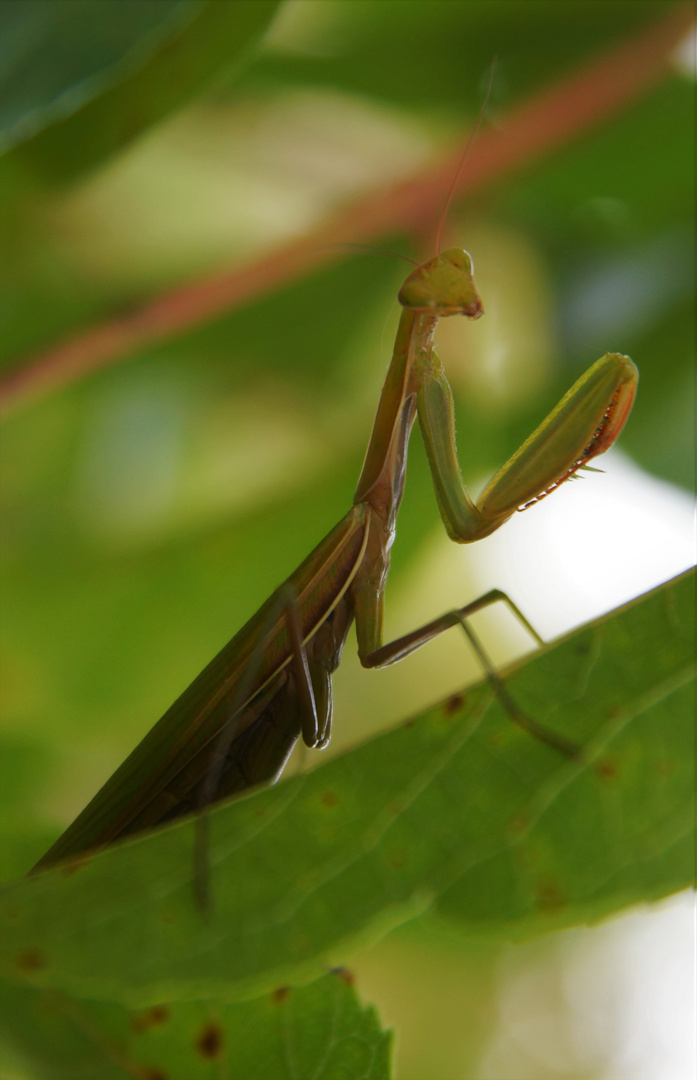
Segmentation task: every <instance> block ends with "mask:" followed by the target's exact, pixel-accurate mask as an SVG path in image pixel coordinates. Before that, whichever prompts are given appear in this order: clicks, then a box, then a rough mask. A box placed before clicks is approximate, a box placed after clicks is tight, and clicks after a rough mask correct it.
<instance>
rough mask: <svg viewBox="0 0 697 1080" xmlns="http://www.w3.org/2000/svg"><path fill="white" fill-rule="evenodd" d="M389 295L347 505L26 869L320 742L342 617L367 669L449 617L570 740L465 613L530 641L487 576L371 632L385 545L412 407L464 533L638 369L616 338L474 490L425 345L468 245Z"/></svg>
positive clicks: (595, 432) (527, 481) (475, 314)
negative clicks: (481, 589)
mask: <svg viewBox="0 0 697 1080" xmlns="http://www.w3.org/2000/svg"><path fill="white" fill-rule="evenodd" d="M399 302H400V304H401V306H402V314H401V317H400V321H399V326H398V330H397V336H396V341H395V346H394V352H393V356H392V360H391V363H390V365H389V368H388V371H387V376H386V379H385V383H384V386H383V389H382V393H381V396H380V400H379V404H378V409H377V413H376V416H375V421H374V426H373V431H372V435H371V437H370V441H369V444H368V449H367V452H366V456H365V461H364V464H363V469H362V471H361V474H360V478H359V480H358V485H357V488H356V492H355V495H354V499H353V504H352V506H351V508H350V510H349V511H348V513H347V514H346V515H345V517H343V518H342V519H341V521H339V523H338V524H337V525H336V526H335V527H334V528H333V529H332V530H331V532H329V534H328V535H327V536H326V537H325V538H324V539H323V540H322V541H321V542H320V543H319V544H318V546H317V547H316V548H315V549H314V551H312V552H311V554H310V555H309V556H308V557H307V558H306V559H305V561H304V562H303V563H301V565H300V566H299V567H298V568H297V570H295V571H294V573H292V574H291V575H290V577H289V578H288V579H287V580H286V581H285V582H284V583H283V584H282V585H281V586H280V587H279V589H277V590H276V592H275V593H274V594H273V595H272V596H271V597H270V598H269V599H268V600H267V601H266V603H265V604H264V605H263V606H262V607H261V608H260V610H259V611H258V612H257V613H256V615H254V616H253V617H252V618H251V619H250V620H249V622H248V623H247V624H246V625H245V626H243V627H242V629H241V630H240V631H239V632H238V633H237V634H236V635H235V636H234V637H233V638H232V640H231V641H229V642H228V644H227V645H225V647H224V648H223V649H222V650H221V652H219V653H218V655H217V656H216V657H215V658H214V659H213V660H212V661H211V662H210V663H209V664H208V666H207V667H206V668H205V669H204V670H203V671H202V672H201V674H200V675H199V676H198V677H197V678H196V679H194V681H193V682H192V683H191V685H190V686H189V687H188V688H187V689H186V690H185V691H184V692H183V694H182V695H181V696H180V697H179V698H178V699H177V700H176V701H175V702H174V704H173V705H172V706H171V707H170V708H169V709H168V710H167V712H166V713H165V714H164V716H163V717H162V718H161V719H160V720H159V721H158V723H157V724H156V725H155V726H154V727H153V728H152V730H151V731H150V732H149V734H148V735H146V736H145V738H144V739H143V740H142V742H141V743H140V744H139V745H138V746H137V747H136V748H135V749H134V750H133V752H132V753H131V754H130V756H129V757H128V758H127V759H126V760H125V761H124V763H123V764H122V765H121V766H120V767H119V768H118V769H117V770H116V772H115V773H114V774H113V776H112V777H111V778H110V779H109V780H108V781H107V782H106V784H105V785H104V786H103V787H102V789H101V790H100V791H99V792H98V793H97V795H95V797H94V798H93V799H92V801H91V802H90V803H89V804H88V805H87V807H86V808H85V809H84V810H83V811H82V813H81V814H79V816H78V817H77V818H76V820H75V821H74V822H73V824H72V825H71V826H69V828H68V829H67V830H66V831H65V832H64V833H63V835H62V836H61V837H60V838H59V839H58V840H57V841H56V843H55V844H54V845H53V846H52V847H51V848H50V849H49V851H48V852H47V853H46V854H45V855H44V856H43V858H42V859H41V860H40V861H39V862H38V863H37V864H36V866H35V867H34V870H39V869H44V868H46V867H49V866H51V865H52V864H54V863H56V862H58V861H61V860H63V859H67V858H71V857H73V856H76V855H80V854H81V853H83V852H85V851H90V850H92V849H94V848H99V847H102V846H104V845H107V844H110V843H112V842H114V841H116V840H120V839H122V838H125V837H128V836H132V835H134V834H137V833H140V832H143V831H145V830H149V829H152V828H154V827H155V826H157V825H161V824H164V823H166V822H169V821H171V820H173V819H175V818H177V817H180V816H181V815H183V814H186V813H189V812H193V811H195V810H197V809H199V808H200V807H202V806H207V805H208V804H210V803H211V802H215V801H218V800H220V799H223V798H227V797H230V796H232V795H235V794H237V793H239V792H242V791H245V790H247V789H249V788H251V787H254V786H256V785H259V784H263V783H274V782H275V781H276V780H277V779H278V778H279V776H280V775H281V773H282V771H283V768H284V766H285V764H286V762H287V760H288V757H289V755H290V752H291V750H292V749H293V747H294V745H295V743H296V742H297V740H298V739H299V738H300V736H302V739H303V741H304V743H305V745H306V746H308V747H310V748H315V749H322V748H324V747H326V746H327V744H328V743H329V740H330V736H331V722H332V711H333V704H332V683H331V679H332V674H333V673H334V671H335V670H336V668H337V667H338V665H339V662H340V660H341V654H342V650H343V647H344V644H345V641H346V637H347V634H348V631H349V629H350V626H351V624H352V623H353V622H354V621H355V624H356V633H357V640H358V655H359V659H360V662H361V664H362V665H363V666H364V667H366V668H379V667H384V666H386V665H389V664H393V663H395V662H396V661H398V660H401V659H402V658H403V657H405V656H407V655H408V654H409V653H411V652H413V651H414V650H416V649H418V648H420V647H421V646H422V645H424V644H425V643H426V642H428V641H430V640H431V639H432V638H434V637H436V636H437V635H438V634H440V633H442V632H443V631H444V630H446V629H448V628H449V627H452V626H455V625H460V626H462V627H463V629H464V630H465V631H466V633H467V634H468V636H469V637H470V640H471V641H472V643H473V645H474V647H475V649H476V651H477V652H478V653H479V655H480V658H481V659H482V662H483V663H484V665H485V668H486V670H487V674H488V677H489V680H490V682H491V683H492V686H493V688H494V690H495V691H496V693H497V694H498V696H499V698H500V700H501V701H502V704H503V705H504V707H505V708H506V710H507V712H508V713H509V714H510V716H511V718H512V719H513V720H514V721H516V722H517V723H519V724H521V725H522V726H523V727H524V728H526V729H527V730H528V731H529V732H530V733H531V734H532V735H534V736H537V737H539V738H541V739H543V740H544V741H546V742H548V743H550V744H551V745H552V746H554V747H555V748H556V749H557V750H559V751H560V752H561V753H563V754H569V755H573V754H574V753H575V752H576V748H575V747H574V746H573V745H572V744H570V743H568V742H566V741H565V740H564V739H562V738H561V737H559V736H556V735H554V734H553V733H552V732H547V731H546V730H544V729H542V728H540V727H539V726H538V725H537V724H536V723H535V721H534V720H532V719H530V718H528V717H526V716H525V715H524V714H523V713H522V712H521V711H520V709H519V708H518V707H517V705H516V703H515V702H514V701H513V700H512V698H511V697H510V695H509V694H508V692H507V690H506V687H505V684H504V682H503V680H501V679H500V678H499V677H498V676H497V675H496V674H495V672H494V671H493V669H492V668H491V665H490V664H489V662H488V660H487V658H486V655H485V654H484V652H483V650H482V649H481V646H480V645H479V643H478V641H477V639H476V637H474V635H473V634H472V631H471V630H470V628H469V627H468V624H467V618H468V617H469V616H470V615H472V614H473V613H474V612H476V611H478V610H480V609H481V608H483V607H486V606H488V605H490V604H492V603H495V602H498V601H503V602H504V603H506V604H508V606H509V607H510V609H511V610H512V611H513V613H514V614H515V615H516V616H517V617H518V618H519V619H520V620H521V621H522V622H523V624H524V625H525V626H526V628H527V629H528V630H529V631H530V633H531V634H533V636H534V637H535V638H536V639H537V641H538V642H539V641H540V639H539V637H538V636H537V635H536V634H535V632H534V630H533V629H532V627H531V626H530V624H529V623H528V622H527V620H526V619H525V618H524V616H523V615H522V613H521V612H519V611H518V609H517V608H516V606H515V605H514V604H513V602H512V601H511V600H510V598H509V597H508V596H506V595H505V594H504V593H502V592H500V591H499V590H493V591H492V592H489V593H487V594H486V595H485V596H483V597H480V598H479V599H478V600H475V601H473V602H472V603H469V604H467V605H465V606H464V607H461V608H459V609H457V610H455V611H451V612H448V613H446V614H445V615H442V616H440V617H439V618H436V619H434V620H433V621H432V622H430V623H428V624H426V625H425V626H422V627H419V628H418V629H416V630H413V631H412V632H411V633H408V634H405V635H404V636H402V637H399V638H397V639H396V640H395V641H392V642H389V643H384V642H383V610H384V590H385V582H386V578H387V574H388V571H389V565H390V549H391V547H392V543H393V540H394V536H395V525H396V519H397V513H398V510H399V506H400V502H401V498H402V493H403V490H404V483H405V475H406V463H407V450H408V444H409V437H410V433H411V431H412V427H413V424H414V421H415V419H416V417H417V416H418V420H419V425H420V428H421V432H422V435H423V439H424V443H425V446H426V452H427V456H428V462H429V466H430V470H431V476H432V481H433V486H434V490H435V494H436V500H437V503H438V507H439V510H440V514H441V517H442V519H443V522H444V524H445V528H446V530H447V532H448V535H449V536H450V538H451V539H452V540H454V541H455V542H456V543H462V544H464V543H472V542H474V541H476V540H481V539H482V538H484V537H486V536H489V535H490V534H491V533H493V532H494V531H495V530H496V529H498V528H499V527H500V526H501V525H503V524H504V522H505V521H507V520H508V519H509V518H510V517H511V516H512V515H513V514H514V513H515V512H516V511H517V510H519V509H525V508H527V507H528V506H530V505H531V504H533V503H535V502H537V501H538V500H540V499H541V498H544V497H545V496H547V495H549V494H550V493H552V492H553V491H554V490H555V489H556V488H558V487H559V486H560V485H561V484H562V483H563V482H564V481H565V480H567V479H568V478H570V477H572V476H574V475H575V474H576V472H577V471H578V470H579V469H580V468H582V467H584V466H587V463H588V462H589V461H591V460H592V459H593V458H595V457H596V456H597V455H599V454H601V453H603V452H604V451H605V450H607V449H608V448H609V447H610V446H611V445H612V443H613V442H614V441H615V440H616V439H617V437H618V435H619V434H620V432H621V430H622V428H623V426H624V424H625V422H626V420H627V417H628V416H629V413H630V410H631V408H632V404H633V401H634V397H635V394H636V388H637V382H638V372H637V369H636V367H635V365H634V363H633V362H632V360H631V359H630V358H629V357H627V356H624V355H622V354H619V353H607V354H606V355H605V356H603V357H602V358H601V359H600V360H598V361H597V362H596V363H595V364H593V365H592V366H591V367H590V368H589V369H588V370H587V371H586V373H585V374H584V375H582V376H581V378H580V379H578V381H577V382H576V383H575V384H574V385H573V386H572V387H571V389H570V390H569V391H568V392H567V393H566V394H565V396H564V397H563V398H562V399H561V401H560V402H559V403H558V405H557V406H556V408H554V409H553V410H552V412H551V413H550V414H549V416H547V418H546V419H545V420H544V421H543V422H542V423H541V424H540V426H539V427H538V428H537V429H536V430H535V431H534V432H533V434H532V435H531V436H530V437H529V438H528V439H527V440H526V441H525V442H524V443H523V444H522V446H521V447H520V448H519V449H518V450H517V451H516V452H515V453H514V454H513V456H512V457H511V458H510V459H509V460H508V461H507V462H506V464H505V465H504V466H503V467H502V468H501V469H500V470H499V472H497V473H496V475H495V476H494V477H493V479H492V480H491V481H490V482H489V484H488V485H487V486H486V488H485V489H484V491H483V492H482V494H481V495H480V497H479V498H478V500H477V501H476V503H475V502H473V501H472V499H471V498H470V496H469V494H468V492H467V489H466V487H465V484H464V482H463V479H462V474H461V471H460V465H459V461H458V452H457V445H456V440H455V426H454V405H453V398H452V392H451V390H450V386H449V384H448V381H447V378H446V375H445V372H444V370H443V367H442V365H441V363H440V361H439V359H438V357H437V355H436V353H435V351H434V347H433V338H434V333H435V330H436V326H437V324H438V321H439V319H441V318H444V317H447V316H451V315H464V316H465V317H466V318H467V319H478V318H479V317H480V316H481V315H482V314H483V306H482V302H481V300H480V297H479V295H478V293H477V290H476V288H475V284H474V278H473V266H472V260H471V258H470V256H469V255H468V253H467V252H466V251H463V250H462V249H460V248H451V249H448V250H445V251H442V252H439V253H438V254H437V255H435V256H434V257H433V258H431V259H429V260H428V261H427V262H425V263H423V264H421V265H417V266H416V268H415V269H414V270H413V271H412V272H411V273H410V274H409V276H408V277H407V279H406V281H405V282H404V284H403V285H402V288H401V290H400V292H399Z"/></svg>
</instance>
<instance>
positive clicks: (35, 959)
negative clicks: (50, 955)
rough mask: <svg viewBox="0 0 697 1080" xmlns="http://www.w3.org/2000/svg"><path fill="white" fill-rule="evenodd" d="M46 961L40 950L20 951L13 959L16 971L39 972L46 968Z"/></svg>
mask: <svg viewBox="0 0 697 1080" xmlns="http://www.w3.org/2000/svg"><path fill="white" fill-rule="evenodd" d="M46 964H47V960H46V957H45V956H44V954H43V953H42V952H41V949H22V951H21V952H18V953H17V955H16V957H15V966H16V968H17V970H18V971H21V972H24V973H26V972H29V971H41V970H42V969H43V968H45V967H46Z"/></svg>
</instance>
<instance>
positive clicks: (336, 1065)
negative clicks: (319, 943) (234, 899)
mask: <svg viewBox="0 0 697 1080" xmlns="http://www.w3.org/2000/svg"><path fill="white" fill-rule="evenodd" d="M0 1001H1V1002H2V1016H1V1019H0V1033H1V1034H0V1038H1V1039H2V1042H3V1043H4V1046H5V1048H6V1049H5V1052H6V1053H12V1054H13V1057H12V1059H11V1060H13V1062H14V1063H15V1065H16V1066H18V1065H19V1063H22V1064H25V1065H26V1066H28V1067H29V1068H30V1069H32V1070H33V1071H32V1074H31V1075H33V1076H36V1077H41V1078H42V1080H43V1078H47V1080H52V1078H55V1080H60V1078H63V1077H66V1076H80V1077H81V1078H82V1080H111V1078H112V1077H113V1080H121V1078H122V1077H124V1076H125V1075H130V1076H143V1077H147V1078H149V1080H157V1078H163V1080H164V1078H166V1080H196V1078H199V1077H210V1078H211V1080H217V1078H218V1077H220V1076H221V1075H224V1076H225V1077H226V1078H227V1080H248V1078H249V1077H252V1076H253V1077H254V1078H255V1080H284V1078H287V1080H297V1078H298V1077H310V1076H311V1077H313V1078H315V1080H339V1078H341V1080H354V1078H355V1080H386V1078H387V1077H388V1076H389V1075H390V1071H389V1057H390V1041H391V1040H390V1035H389V1032H385V1031H383V1030H382V1029H381V1028H380V1026H379V1023H378V1020H377V1017H376V1014H375V1012H374V1010H373V1009H371V1008H364V1007H363V1006H362V1005H361V1003H360V1002H359V1000H358V998H357V996H356V993H355V991H354V990H353V987H352V985H351V976H350V975H349V974H348V973H346V972H345V971H343V970H339V971H335V972H332V973H331V974H328V975H325V976H324V977H323V978H321V979H319V980H318V981H317V982H315V983H312V984H311V985H310V986H306V987H303V988H300V989H297V988H295V989H294V988H291V987H280V988H278V989H276V990H275V991H273V992H272V993H271V994H267V995H265V996H264V997H262V998H258V999H256V1000H253V1001H245V1002H240V1003H239V1004H235V1005H225V1004H221V1003H218V1002H214V1001H192V1002H179V1003H177V1004H173V1005H172V1004H157V1005H153V1006H151V1007H149V1008H146V1009H139V1010H127V1009H125V1008H124V1007H123V1006H120V1005H116V1004H114V1003H111V1002H108V1003H107V1002H95V1001H76V1000H74V999H70V998H67V997H65V996H64V995H63V994H58V993H55V992H54V991H44V990H34V989H26V988H22V989H18V988H17V987H16V986H10V985H8V984H6V983H0Z"/></svg>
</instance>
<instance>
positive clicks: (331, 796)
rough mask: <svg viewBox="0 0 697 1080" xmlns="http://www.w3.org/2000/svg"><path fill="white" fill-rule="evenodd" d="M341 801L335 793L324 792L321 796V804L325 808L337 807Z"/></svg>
mask: <svg viewBox="0 0 697 1080" xmlns="http://www.w3.org/2000/svg"><path fill="white" fill-rule="evenodd" d="M338 801H339V796H338V795H337V794H336V792H334V791H323V792H322V794H321V795H320V802H321V803H322V805H323V806H328V807H330V808H331V807H332V806H336V804H337V803H338Z"/></svg>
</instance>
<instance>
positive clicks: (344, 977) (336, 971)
mask: <svg viewBox="0 0 697 1080" xmlns="http://www.w3.org/2000/svg"><path fill="white" fill-rule="evenodd" d="M329 974H330V975H334V976H336V978H337V979H341V981H342V983H345V984H346V986H353V985H354V983H355V982H356V976H355V975H354V974H353V972H352V971H349V969H348V968H345V967H336V968H332V970H331V971H330V972H329Z"/></svg>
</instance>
